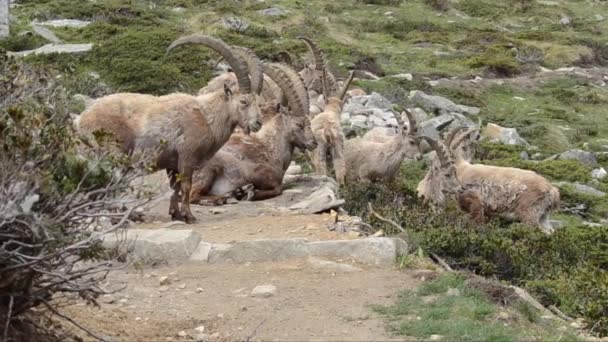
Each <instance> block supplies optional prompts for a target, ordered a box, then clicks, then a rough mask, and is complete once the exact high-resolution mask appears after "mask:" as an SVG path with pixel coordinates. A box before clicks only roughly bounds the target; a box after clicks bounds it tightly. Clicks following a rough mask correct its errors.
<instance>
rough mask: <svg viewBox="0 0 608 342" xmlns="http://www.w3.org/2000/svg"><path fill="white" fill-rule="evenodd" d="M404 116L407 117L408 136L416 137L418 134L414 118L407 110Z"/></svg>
mask: <svg viewBox="0 0 608 342" xmlns="http://www.w3.org/2000/svg"><path fill="white" fill-rule="evenodd" d="M405 116H407V121H408V127H407V134H408V135H416V134H418V123H417V122H416V117H415V116H414V114H413V113H412V112H410V110H409V109H406V110H405Z"/></svg>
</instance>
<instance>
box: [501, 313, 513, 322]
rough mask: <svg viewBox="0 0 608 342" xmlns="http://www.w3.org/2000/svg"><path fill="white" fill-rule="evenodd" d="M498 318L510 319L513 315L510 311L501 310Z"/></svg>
mask: <svg viewBox="0 0 608 342" xmlns="http://www.w3.org/2000/svg"><path fill="white" fill-rule="evenodd" d="M498 319H500V320H503V321H508V320H509V319H511V315H509V313H508V312H505V311H501V312H499V313H498Z"/></svg>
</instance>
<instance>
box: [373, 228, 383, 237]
mask: <svg viewBox="0 0 608 342" xmlns="http://www.w3.org/2000/svg"><path fill="white" fill-rule="evenodd" d="M372 236H374V237H381V236H384V230H382V229H380V230H379V231H377V232H375V233H374V234H373V235H372Z"/></svg>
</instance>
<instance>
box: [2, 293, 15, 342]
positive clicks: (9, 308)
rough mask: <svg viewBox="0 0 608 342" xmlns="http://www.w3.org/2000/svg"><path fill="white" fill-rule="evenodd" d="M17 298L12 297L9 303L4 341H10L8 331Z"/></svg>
mask: <svg viewBox="0 0 608 342" xmlns="http://www.w3.org/2000/svg"><path fill="white" fill-rule="evenodd" d="M14 300H15V298H14V297H13V296H11V299H10V301H9V302H8V313H7V314H6V324H5V325H4V339H3V340H2V341H8V329H9V328H10V326H11V316H12V315H13V304H14Z"/></svg>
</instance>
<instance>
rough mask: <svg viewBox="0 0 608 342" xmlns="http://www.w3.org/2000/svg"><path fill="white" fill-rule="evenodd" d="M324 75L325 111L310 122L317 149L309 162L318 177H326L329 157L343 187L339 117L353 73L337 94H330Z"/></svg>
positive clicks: (342, 146) (344, 172) (342, 142)
mask: <svg viewBox="0 0 608 342" xmlns="http://www.w3.org/2000/svg"><path fill="white" fill-rule="evenodd" d="M325 75H326V73H324V74H323V93H324V95H325V96H326V97H327V104H326V106H325V110H324V111H323V112H322V113H321V114H318V115H317V116H315V117H314V118H313V119H312V120H311V122H310V125H311V128H312V134H313V135H314V136H315V139H316V140H317V144H318V146H317V148H316V149H315V150H314V151H312V152H311V153H310V154H311V160H312V164H313V166H314V168H315V172H316V173H317V174H320V175H325V176H327V175H328V162H327V155H328V154H329V155H331V158H332V164H333V166H334V170H335V172H336V181H337V182H338V184H340V185H344V177H345V175H346V165H345V162H344V141H345V140H346V139H345V138H344V133H343V132H342V124H341V119H340V116H341V114H342V106H343V105H344V97H345V96H346V91H347V90H348V87H349V86H350V83H351V82H352V80H353V77H354V72H351V73H350V75H349V77H348V79H347V80H346V82H344V85H343V87H342V90H340V91H339V92H333V93H330V90H329V87H328V84H327V82H326V77H325Z"/></svg>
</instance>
